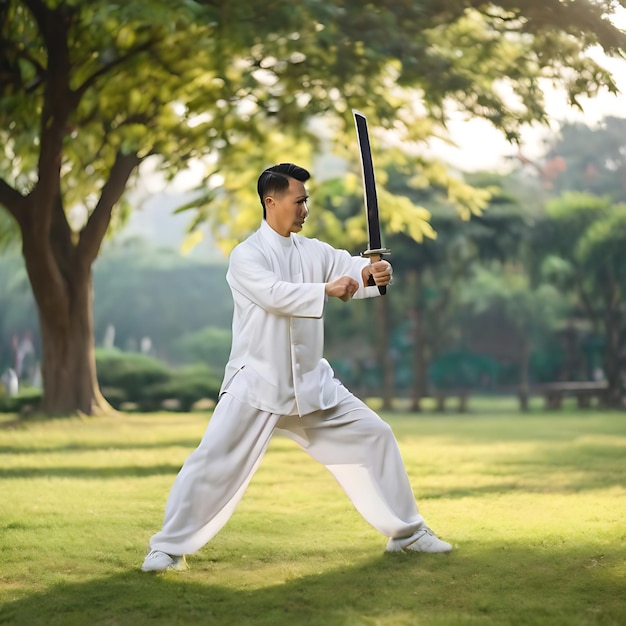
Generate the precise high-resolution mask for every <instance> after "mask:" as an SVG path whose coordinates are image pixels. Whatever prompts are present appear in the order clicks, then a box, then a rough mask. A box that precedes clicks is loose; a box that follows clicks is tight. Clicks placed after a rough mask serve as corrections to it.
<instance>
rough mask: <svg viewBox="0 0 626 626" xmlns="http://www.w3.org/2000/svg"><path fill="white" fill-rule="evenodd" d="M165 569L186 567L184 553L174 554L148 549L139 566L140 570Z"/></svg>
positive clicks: (153, 570) (157, 570)
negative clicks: (180, 554)
mask: <svg viewBox="0 0 626 626" xmlns="http://www.w3.org/2000/svg"><path fill="white" fill-rule="evenodd" d="M166 569H177V570H182V569H187V561H186V559H185V555H184V554H183V555H182V556H174V555H171V554H166V553H165V552H161V550H150V552H148V556H146V559H145V560H144V562H143V565H142V566H141V571H142V572H163V571H165V570H166Z"/></svg>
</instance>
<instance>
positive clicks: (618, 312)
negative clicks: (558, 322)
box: [534, 192, 626, 407]
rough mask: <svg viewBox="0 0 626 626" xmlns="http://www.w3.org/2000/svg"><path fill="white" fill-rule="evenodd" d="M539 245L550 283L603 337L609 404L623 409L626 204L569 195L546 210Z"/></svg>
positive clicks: (538, 234) (538, 233) (608, 199)
mask: <svg viewBox="0 0 626 626" xmlns="http://www.w3.org/2000/svg"><path fill="white" fill-rule="evenodd" d="M547 214H548V215H547V219H546V221H545V222H544V223H543V224H541V227H540V229H538V232H537V235H536V240H535V244H534V245H535V246H536V250H537V251H538V254H541V255H542V258H546V257H547V258H548V259H550V258H551V257H552V259H553V260H554V259H557V260H558V261H560V262H556V263H555V262H554V261H553V262H552V263H550V265H551V267H552V268H553V269H552V280H553V281H555V283H556V284H557V285H558V286H560V287H562V288H563V289H568V290H569V291H571V292H572V293H574V294H575V296H576V300H577V302H578V307H579V311H580V312H581V313H582V314H583V315H584V316H585V318H586V319H587V320H589V321H590V323H591V324H592V327H593V329H594V331H595V332H596V333H604V335H605V337H606V346H605V353H604V374H605V376H606V380H607V383H608V386H609V392H608V402H609V404H610V405H611V406H614V407H621V406H622V394H623V382H622V366H623V364H622V357H621V356H620V351H621V346H622V343H623V341H624V334H625V331H626V328H625V325H624V285H626V259H625V257H624V249H625V247H626V205H625V204H614V203H613V201H612V200H611V199H610V198H609V197H597V196H592V195H589V194H583V193H575V192H570V193H567V194H564V195H563V196H561V197H560V198H557V199H555V200H552V201H551V202H549V203H548V205H547Z"/></svg>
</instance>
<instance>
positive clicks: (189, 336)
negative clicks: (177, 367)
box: [173, 326, 232, 371]
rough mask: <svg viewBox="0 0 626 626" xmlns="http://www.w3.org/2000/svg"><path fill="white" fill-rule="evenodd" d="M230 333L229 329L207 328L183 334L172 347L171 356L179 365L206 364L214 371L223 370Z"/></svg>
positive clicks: (228, 351)
mask: <svg viewBox="0 0 626 626" xmlns="http://www.w3.org/2000/svg"><path fill="white" fill-rule="evenodd" d="M231 340H232V331H231V330H230V329H229V328H223V327H217V326H207V327H206V328H203V329H202V330H199V331H196V332H193V333H185V334H183V335H182V336H181V337H180V338H179V339H178V340H177V341H176V344H175V345H174V350H173V355H174V357H175V358H176V359H177V360H178V361H180V362H181V363H198V362H201V363H206V364H208V365H209V366H210V367H211V368H212V369H214V370H215V371H220V370H223V369H224V366H225V365H226V363H227V361H228V356H229V355H230V345H231Z"/></svg>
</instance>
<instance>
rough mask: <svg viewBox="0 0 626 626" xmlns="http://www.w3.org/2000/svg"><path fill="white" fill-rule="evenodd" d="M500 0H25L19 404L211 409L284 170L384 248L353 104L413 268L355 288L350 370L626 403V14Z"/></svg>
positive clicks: (9, 332)
mask: <svg viewBox="0 0 626 626" xmlns="http://www.w3.org/2000/svg"><path fill="white" fill-rule="evenodd" d="M474 4H475V3H469V2H468V3H447V2H443V3H430V2H413V3H406V2H386V3H384V2H373V3H369V4H366V5H363V4H362V3H352V2H336V1H328V2H324V1H323V2H302V3H300V4H299V5H298V6H297V7H295V6H292V5H289V4H288V3H282V2H272V3H260V2H247V3H244V2H230V3H221V2H207V3H203V2H186V3H181V4H180V6H176V7H171V6H169V5H168V4H167V3H165V2H163V3H162V2H158V1H154V2H145V3H128V6H126V7H119V6H117V5H114V4H111V3H107V2H95V3H93V2H92V3H83V2H54V3H53V2H34V1H28V2H27V1H24V2H16V1H7V2H3V3H1V6H0V13H1V19H2V43H3V47H2V51H1V53H0V62H1V64H0V75H1V76H2V91H1V92H0V105H1V107H2V108H1V112H0V117H1V118H2V122H3V123H2V128H3V130H2V131H0V132H1V133H2V137H3V143H4V146H5V147H4V154H3V155H2V156H0V178H1V179H2V180H1V184H0V373H2V386H3V390H2V391H1V392H0V409H4V410H5V411H9V412H12V411H20V410H24V407H27V406H33V405H37V406H39V404H38V403H40V402H42V403H43V404H41V406H42V407H43V409H44V410H45V411H46V412H49V413H71V412H72V411H74V410H80V411H82V412H85V413H92V412H94V407H95V406H96V405H98V404H99V403H100V406H101V407H106V403H109V404H111V405H112V406H114V407H116V408H122V409H126V410H156V409H160V408H163V407H166V408H167V407H170V408H174V409H181V408H182V409H184V410H190V409H192V408H193V407H197V406H200V405H201V406H205V407H206V406H211V402H212V401H215V399H216V394H217V389H218V388H219V384H220V382H221V375H222V369H223V367H224V365H225V363H226V360H227V358H228V352H229V347H230V339H231V334H230V333H231V330H230V321H231V313H232V304H231V299H230V294H229V290H228V287H227V285H226V281H225V274H226V268H227V261H228V254H229V252H230V250H232V247H233V246H234V245H236V243H237V242H239V241H241V240H243V239H244V238H245V237H246V236H248V235H249V234H250V233H251V232H252V231H253V230H255V229H256V228H258V226H259V223H260V219H261V209H260V206H259V204H258V199H257V198H255V195H256V187H255V185H256V178H257V176H258V174H259V172H260V171H261V170H262V169H263V168H264V167H266V166H268V165H271V164H274V163H276V162H281V161H292V162H297V163H299V164H301V165H303V166H304V167H307V168H309V169H310V170H311V171H312V173H313V178H312V180H311V181H310V185H309V191H310V194H311V203H310V210H311V217H310V219H309V220H308V221H307V225H306V227H305V230H304V231H303V234H304V235H307V236H313V237H319V238H321V239H324V240H326V241H329V243H331V244H333V245H335V246H337V247H341V248H345V249H348V250H350V251H351V252H352V253H354V254H358V253H360V252H361V251H362V250H364V249H365V248H366V247H367V236H366V230H365V229H366V224H365V215H364V211H363V197H362V196H363V194H362V187H361V180H360V169H359V168H360V165H359V159H358V152H357V145H356V137H355V133H354V128H353V125H352V119H351V112H350V111H351V108H358V109H359V110H361V111H363V112H365V113H366V114H367V115H368V120H369V124H370V132H371V140H372V150H373V158H374V165H375V168H376V177H377V183H378V194H379V202H380V211H381V219H382V228H383V243H384V245H385V246H386V247H388V248H391V250H392V255H391V257H390V261H391V262H392V264H393V266H394V285H393V286H392V287H391V288H390V289H389V292H388V296H387V297H386V298H376V299H373V300H370V301H362V302H352V303H350V304H347V305H346V304H343V303H341V302H338V301H337V302H329V306H328V310H327V315H326V352H327V358H328V359H329V361H330V362H331V364H332V366H333V367H334V369H335V372H336V374H337V376H338V377H339V378H340V379H341V380H342V381H343V382H344V383H345V384H346V385H347V386H348V387H349V388H351V389H352V390H353V391H354V392H355V393H357V394H361V395H364V396H367V397H377V398H380V400H381V402H382V404H383V406H384V407H385V408H387V409H390V408H393V407H394V406H395V405H397V403H398V402H400V403H401V404H402V406H403V407H408V408H409V409H410V410H413V411H416V412H417V411H420V410H422V409H423V399H424V398H437V400H438V402H439V406H440V408H443V403H444V401H445V399H446V398H447V397H459V398H461V404H460V405H459V407H460V408H463V407H464V404H463V399H464V398H466V397H468V396H471V395H494V396H499V395H515V396H517V397H519V401H520V405H519V406H520V408H521V409H527V408H528V398H529V397H531V396H533V395H541V396H545V398H546V402H548V403H550V402H552V403H553V405H554V406H557V405H558V402H559V398H560V397H561V396H562V395H566V394H569V393H572V394H574V395H579V396H580V398H581V406H584V405H586V404H587V403H589V402H590V401H592V400H595V399H598V400H599V401H600V402H602V403H603V404H606V405H608V406H612V407H615V408H622V406H623V400H622V396H623V386H624V378H623V377H624V371H625V364H626V332H625V331H626V323H625V320H624V287H625V284H626V283H625V280H626V256H625V255H624V254H623V250H624V249H625V246H626V118H624V117H623V112H624V111H626V100H625V99H624V96H623V95H622V93H621V91H620V89H624V88H626V62H625V61H624V59H623V57H622V54H623V52H624V50H626V36H625V35H624V33H623V32H622V31H621V30H620V28H621V26H622V25H623V24H624V10H623V9H622V8H620V7H614V6H605V3H582V2H573V3H570V4H571V5H572V6H574V5H576V6H575V7H574V8H576V11H574V9H573V8H572V7H570V9H568V8H567V7H568V6H569V5H567V6H566V5H563V4H562V3H559V2H555V3H552V2H549V3H547V4H546V3H545V2H530V3H525V5H524V7H522V8H515V7H511V6H509V4H510V3H497V2H496V3H493V4H490V5H484V6H483V5H480V6H477V7H475V6H474ZM547 5H550V7H551V9H552V11H553V12H552V13H550V11H546V10H545V9H546V6H547ZM552 5H554V6H552ZM5 209H6V210H5ZM77 294H78V295H77ZM80 294H82V295H80ZM85 294H91V296H89V297H87V296H85ZM91 298H92V299H91ZM91 303H92V304H91ZM85 329H86V330H85ZM93 348H95V351H94V350H93ZM92 362H93V363H94V364H95V365H96V367H95V369H94V370H93V372H92V373H93V375H95V377H96V379H95V382H94V381H93V380H91V379H90V378H89V376H90V368H91V367H92ZM83 374H85V375H86V378H85V377H83ZM100 392H101V394H102V396H103V398H104V400H105V402H101V399H100ZM551 394H552V395H551ZM554 394H556V395H554ZM202 402H204V404H202Z"/></svg>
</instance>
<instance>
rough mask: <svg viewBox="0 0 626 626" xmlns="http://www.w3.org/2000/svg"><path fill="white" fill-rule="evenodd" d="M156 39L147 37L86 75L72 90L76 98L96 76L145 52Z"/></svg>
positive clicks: (87, 87) (93, 81)
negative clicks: (89, 74)
mask: <svg viewBox="0 0 626 626" xmlns="http://www.w3.org/2000/svg"><path fill="white" fill-rule="evenodd" d="M158 41H159V40H158V39H148V40H147V41H145V42H144V43H142V44H141V45H139V46H137V47H136V48H131V49H130V50H129V51H128V52H127V53H126V54H123V55H121V56H119V57H117V58H116V59H114V60H113V61H111V62H110V63H107V64H105V65H103V66H102V67H101V68H100V69H99V70H96V71H95V72H94V73H93V74H92V75H91V76H88V77H87V78H86V79H85V80H84V81H83V83H82V84H81V85H80V86H79V87H77V88H76V89H75V90H74V93H75V94H76V95H77V96H78V98H81V97H82V96H83V95H84V93H85V92H86V91H87V89H89V87H91V86H92V85H93V84H94V83H95V82H96V81H97V80H98V78H100V77H101V76H104V75H105V74H106V73H107V72H110V71H111V70H112V69H113V68H115V67H117V66H118V65H122V64H124V63H125V62H126V61H128V60H129V59H132V58H133V57H134V56H136V55H138V54H141V53H142V52H146V51H147V50H150V48H152V46H154V45H155V44H156V43H158Z"/></svg>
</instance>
